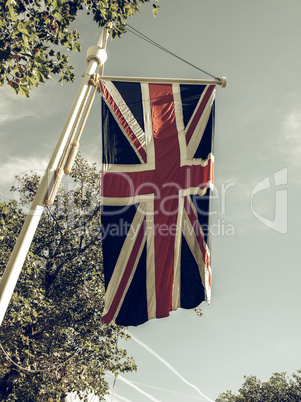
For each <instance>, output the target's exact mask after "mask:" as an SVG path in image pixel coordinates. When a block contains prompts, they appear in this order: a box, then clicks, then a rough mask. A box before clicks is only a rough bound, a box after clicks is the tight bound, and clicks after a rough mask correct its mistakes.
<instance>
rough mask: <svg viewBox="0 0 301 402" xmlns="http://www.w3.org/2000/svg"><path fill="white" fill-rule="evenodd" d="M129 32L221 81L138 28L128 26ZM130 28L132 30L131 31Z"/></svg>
mask: <svg viewBox="0 0 301 402" xmlns="http://www.w3.org/2000/svg"><path fill="white" fill-rule="evenodd" d="M126 26H127V30H128V31H129V32H130V33H132V34H133V35H136V36H137V37H138V38H140V39H143V40H145V41H146V42H148V43H150V44H151V45H153V46H155V47H157V48H158V49H160V50H162V51H163V52H165V53H168V54H170V55H171V56H173V57H175V58H176V59H178V60H181V61H183V62H184V63H186V64H188V65H189V66H191V67H193V68H195V69H197V70H198V71H201V72H202V73H204V74H206V75H208V76H209V77H211V78H213V79H215V80H219V81H221V79H220V78H219V77H216V76H215V75H213V74H211V73H209V72H208V71H205V70H203V69H202V68H200V67H198V66H196V65H195V64H192V63H190V62H189V61H188V60H185V59H183V58H182V57H180V56H178V55H177V54H175V53H173V52H171V51H170V50H168V49H166V48H165V47H164V46H162V45H160V44H159V43H157V42H155V41H154V40H153V39H151V38H149V37H148V36H146V35H144V34H143V33H142V32H140V31H138V30H137V29H136V28H134V27H132V26H131V25H129V24H127V25H126ZM129 28H130V29H129Z"/></svg>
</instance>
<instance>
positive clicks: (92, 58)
mask: <svg viewBox="0 0 301 402" xmlns="http://www.w3.org/2000/svg"><path fill="white" fill-rule="evenodd" d="M107 37H108V29H107V27H104V28H103V31H102V33H101V35H100V38H99V40H98V43H97V45H96V46H91V47H90V48H89V49H88V50H87V63H88V66H87V69H86V72H85V73H84V75H83V79H82V83H81V85H80V88H79V90H78V92H77V95H76V97H75V100H74V102H73V105H72V107H71V110H70V113H69V115H68V117H67V120H66V123H65V126H64V128H63V130H62V133H61V135H60V137H59V140H58V142H57V145H56V147H55V149H54V151H53V154H52V157H51V159H50V161H49V164H48V167H47V169H46V171H45V174H44V177H43V179H42V181H41V184H40V186H39V188H38V190H37V193H36V195H35V198H34V200H33V203H32V205H31V208H30V210H29V212H28V214H27V216H26V219H25V222H24V224H23V227H22V230H21V232H20V234H19V237H18V240H17V242H16V244H15V247H14V249H13V252H12V254H11V256H10V259H9V261H8V264H7V266H6V269H5V271H4V274H3V276H2V279H1V282H0V325H1V323H2V320H3V318H4V316H5V313H6V310H7V307H8V304H9V302H10V299H11V296H12V294H13V291H14V289H15V286H16V283H17V281H18V278H19V275H20V272H21V269H22V267H23V264H24V261H25V258H26V256H27V253H28V250H29V247H30V245H31V242H32V239H33V237H34V234H35V231H36V229H37V226H38V224H39V221H40V218H41V216H42V213H43V210H44V206H45V198H46V196H47V194H49V191H50V188H51V187H52V186H53V182H54V179H55V176H56V170H57V166H58V163H59V160H60V159H61V157H62V155H63V153H64V151H65V147H66V144H67V141H68V138H69V136H70V133H71V131H72V129H73V127H74V125H75V124H76V119H77V116H78V112H79V110H80V108H81V107H82V105H83V102H84V101H85V96H86V94H87V93H88V90H89V87H90V86H91V83H90V80H91V76H92V75H93V74H94V73H95V72H96V70H97V68H100V73H101V72H102V66H103V64H104V63H105V61H106V58H107V54H106V43H107ZM57 187H58V186H57ZM53 196H55V192H54V193H53ZM50 203H51V202H50Z"/></svg>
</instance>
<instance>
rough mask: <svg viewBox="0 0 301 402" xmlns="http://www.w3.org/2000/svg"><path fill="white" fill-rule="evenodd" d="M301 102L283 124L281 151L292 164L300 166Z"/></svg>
mask: <svg viewBox="0 0 301 402" xmlns="http://www.w3.org/2000/svg"><path fill="white" fill-rule="evenodd" d="M300 132H301V100H300V101H299V102H298V103H297V105H294V106H293V107H292V109H291V110H290V111H289V112H288V113H287V114H286V116H285V118H284V120H283V122H282V137H281V138H280V140H279V148H280V150H281V151H282V152H283V153H285V154H286V156H287V157H288V159H289V162H290V164H292V165H294V166H300V164H301V161H300V152H301V136H300Z"/></svg>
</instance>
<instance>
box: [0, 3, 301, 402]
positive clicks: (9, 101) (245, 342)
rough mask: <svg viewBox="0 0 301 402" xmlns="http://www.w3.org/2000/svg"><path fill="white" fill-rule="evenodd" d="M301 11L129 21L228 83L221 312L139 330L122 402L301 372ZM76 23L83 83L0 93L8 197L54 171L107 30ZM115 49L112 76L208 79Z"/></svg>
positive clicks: (209, 396)
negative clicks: (31, 173)
mask: <svg viewBox="0 0 301 402" xmlns="http://www.w3.org/2000/svg"><path fill="white" fill-rule="evenodd" d="M300 14H301V3H300V1H299V0H286V1H285V2H284V1H282V0H253V1H246V0H211V1H206V0H187V1H185V2H184V1H183V0H182V1H181V0H161V1H160V9H159V12H158V15H157V17H156V18H154V17H153V16H152V10H151V6H150V5H144V6H142V7H141V11H140V14H137V15H135V16H134V17H132V18H131V19H130V21H129V23H130V24H131V25H132V26H133V27H135V28H136V29H138V30H139V31H141V32H143V33H144V34H145V35H147V36H148V37H150V38H151V39H153V40H154V41H156V42H158V43H159V44H161V45H162V46H164V47H165V48H167V49H169V50H170V51H172V52H174V53H176V54H178V55H179V56H181V57H182V58H184V59H186V60H188V61H189V62H191V63H193V64H195V65H197V66H198V67H200V68H202V69H204V70H206V71H209V72H210V73H212V74H214V75H216V76H226V77H227V79H228V85H227V87H226V88H224V89H222V88H217V97H216V131H215V186H216V197H215V199H214V201H213V205H212V207H213V209H212V211H213V212H214V215H213V228H212V247H211V267H212V272H213V287H212V300H211V304H210V305H209V306H208V305H207V304H205V303H202V304H201V306H200V307H201V309H202V312H203V316H202V317H198V316H197V315H196V314H195V313H194V312H193V311H192V310H181V309H180V310H178V311H176V312H173V313H171V315H170V317H168V318H164V319H159V320H151V321H149V322H147V323H145V324H143V325H141V326H139V327H136V328H133V327H131V328H129V332H130V334H131V335H132V337H133V338H132V340H130V341H128V342H126V344H122V343H121V345H124V346H125V347H126V349H127V350H128V353H129V354H130V355H132V356H133V357H134V358H135V361H136V363H137V366H138V371H137V372H136V373H130V374H123V375H121V376H120V377H119V378H118V379H117V382H116V385H115V388H114V395H113V401H114V402H119V401H131V402H147V401H160V402H183V401H185V402H193V401H210V400H211V401H213V400H215V399H216V398H217V396H218V395H219V394H220V393H221V392H224V391H226V390H227V389H231V390H233V391H234V392H236V391H237V390H238V389H239V387H240V386H241V384H242V383H243V381H244V375H251V374H252V375H256V376H257V377H258V378H260V379H261V380H263V381H266V380H268V379H269V377H270V376H271V374H272V373H273V372H283V371H286V372H287V373H288V374H289V375H291V374H292V373H293V372H294V371H296V370H297V369H299V368H301V367H300V357H301V346H300V339H301V321H300V307H301V292H300V284H301V273H300V262H299V261H300V258H299V251H300V240H301V236H300V229H299V227H300V210H299V208H300V202H299V200H300V195H301V194H300V184H301V183H300V182H301V179H300V177H301V176H300V168H301V158H300V157H299V155H300V150H301V136H300V132H301V86H300V83H299V74H300V64H301V51H300V38H301V25H300ZM76 26H77V27H78V29H79V31H80V33H81V36H82V40H81V43H82V47H83V52H81V53H79V54H72V55H71V58H72V62H73V63H74V65H75V67H76V73H77V77H78V78H77V79H76V81H75V83H73V84H66V85H65V84H64V85H63V86H61V85H60V84H58V83H57V82H56V80H55V79H54V80H51V81H50V82H48V83H47V84H45V85H42V86H41V87H40V89H38V90H34V91H32V95H31V98H30V99H24V98H20V97H16V96H15V95H14V94H13V93H12V91H11V90H10V89H9V88H8V87H5V88H0V110H1V113H0V133H1V134H0V135H1V137H0V138H1V148H0V160H1V164H0V194H1V199H2V200H7V199H9V198H11V197H12V194H10V192H9V188H10V187H11V185H13V184H14V180H15V179H14V175H16V174H23V173H24V172H26V171H28V170H31V169H34V170H36V171H39V172H40V173H43V170H44V169H45V168H46V166H47V163H48V161H49V159H50V156H51V154H52V151H53V149H54V147H55V144H56V141H57V139H58V137H59V134H60V132H61V130H62V128H63V126H64V123H65V120H66V118H67V115H68V113H69V110H70V108H71V105H72V102H73V99H74V97H75V94H76V92H77V90H78V87H79V85H80V81H81V77H80V75H81V73H82V72H84V71H85V69H86V62H85V51H86V49H87V48H88V47H89V46H91V45H95V44H96V43H97V40H98V37H99V35H100V30H99V28H98V27H97V25H96V24H93V23H92V22H91V19H90V17H86V16H84V15H82V16H81V17H80V19H79V21H78V23H77V24H76ZM107 52H108V60H107V62H106V64H105V75H122V76H146V77H150V76H153V77H168V78H171V77H178V78H206V76H205V75H204V74H202V73H200V72H199V71H198V70H196V69H193V68H192V67H190V66H188V65H187V64H184V63H183V62H181V61H179V60H177V59H175V58H173V57H171V56H170V55H168V54H166V53H164V52H162V51H160V50H159V49H157V48H155V47H152V46H151V45H150V44H147V43H146V42H144V41H142V40H141V39H139V38H137V37H136V36H134V35H132V34H131V33H127V34H126V35H124V36H123V37H122V38H121V39H115V40H114V41H109V43H108V47H107ZM99 116H100V100H99V99H97V100H96V101H95V102H94V105H93V110H92V112H91V115H90V117H89V121H88V124H87V126H86V129H85V132H84V134H83V137H82V141H81V147H80V150H81V153H82V155H83V156H84V157H85V158H87V159H88V160H90V161H91V162H95V161H96V162H99V161H100V155H101V150H100V145H101V143H100V126H99ZM108 381H109V383H110V386H111V392H113V386H112V385H113V378H112V377H110V376H108ZM107 400H108V401H112V395H111V396H110V397H108V398H107Z"/></svg>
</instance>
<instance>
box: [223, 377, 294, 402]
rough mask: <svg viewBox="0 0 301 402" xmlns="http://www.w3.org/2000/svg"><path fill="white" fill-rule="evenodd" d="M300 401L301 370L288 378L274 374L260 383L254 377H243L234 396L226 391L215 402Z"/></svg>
mask: <svg viewBox="0 0 301 402" xmlns="http://www.w3.org/2000/svg"><path fill="white" fill-rule="evenodd" d="M299 401H301V370H297V371H296V373H294V374H293V375H292V378H289V377H288V376H287V374H286V373H274V374H273V375H272V376H271V378H270V379H269V380H268V381H265V382H262V381H260V380H259V379H258V378H256V377H255V376H252V375H251V376H245V382H244V383H243V385H242V387H241V388H240V389H239V390H238V394H237V395H235V394H233V393H232V391H227V392H224V393H222V394H221V395H219V397H218V398H217V399H216V402H299Z"/></svg>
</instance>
